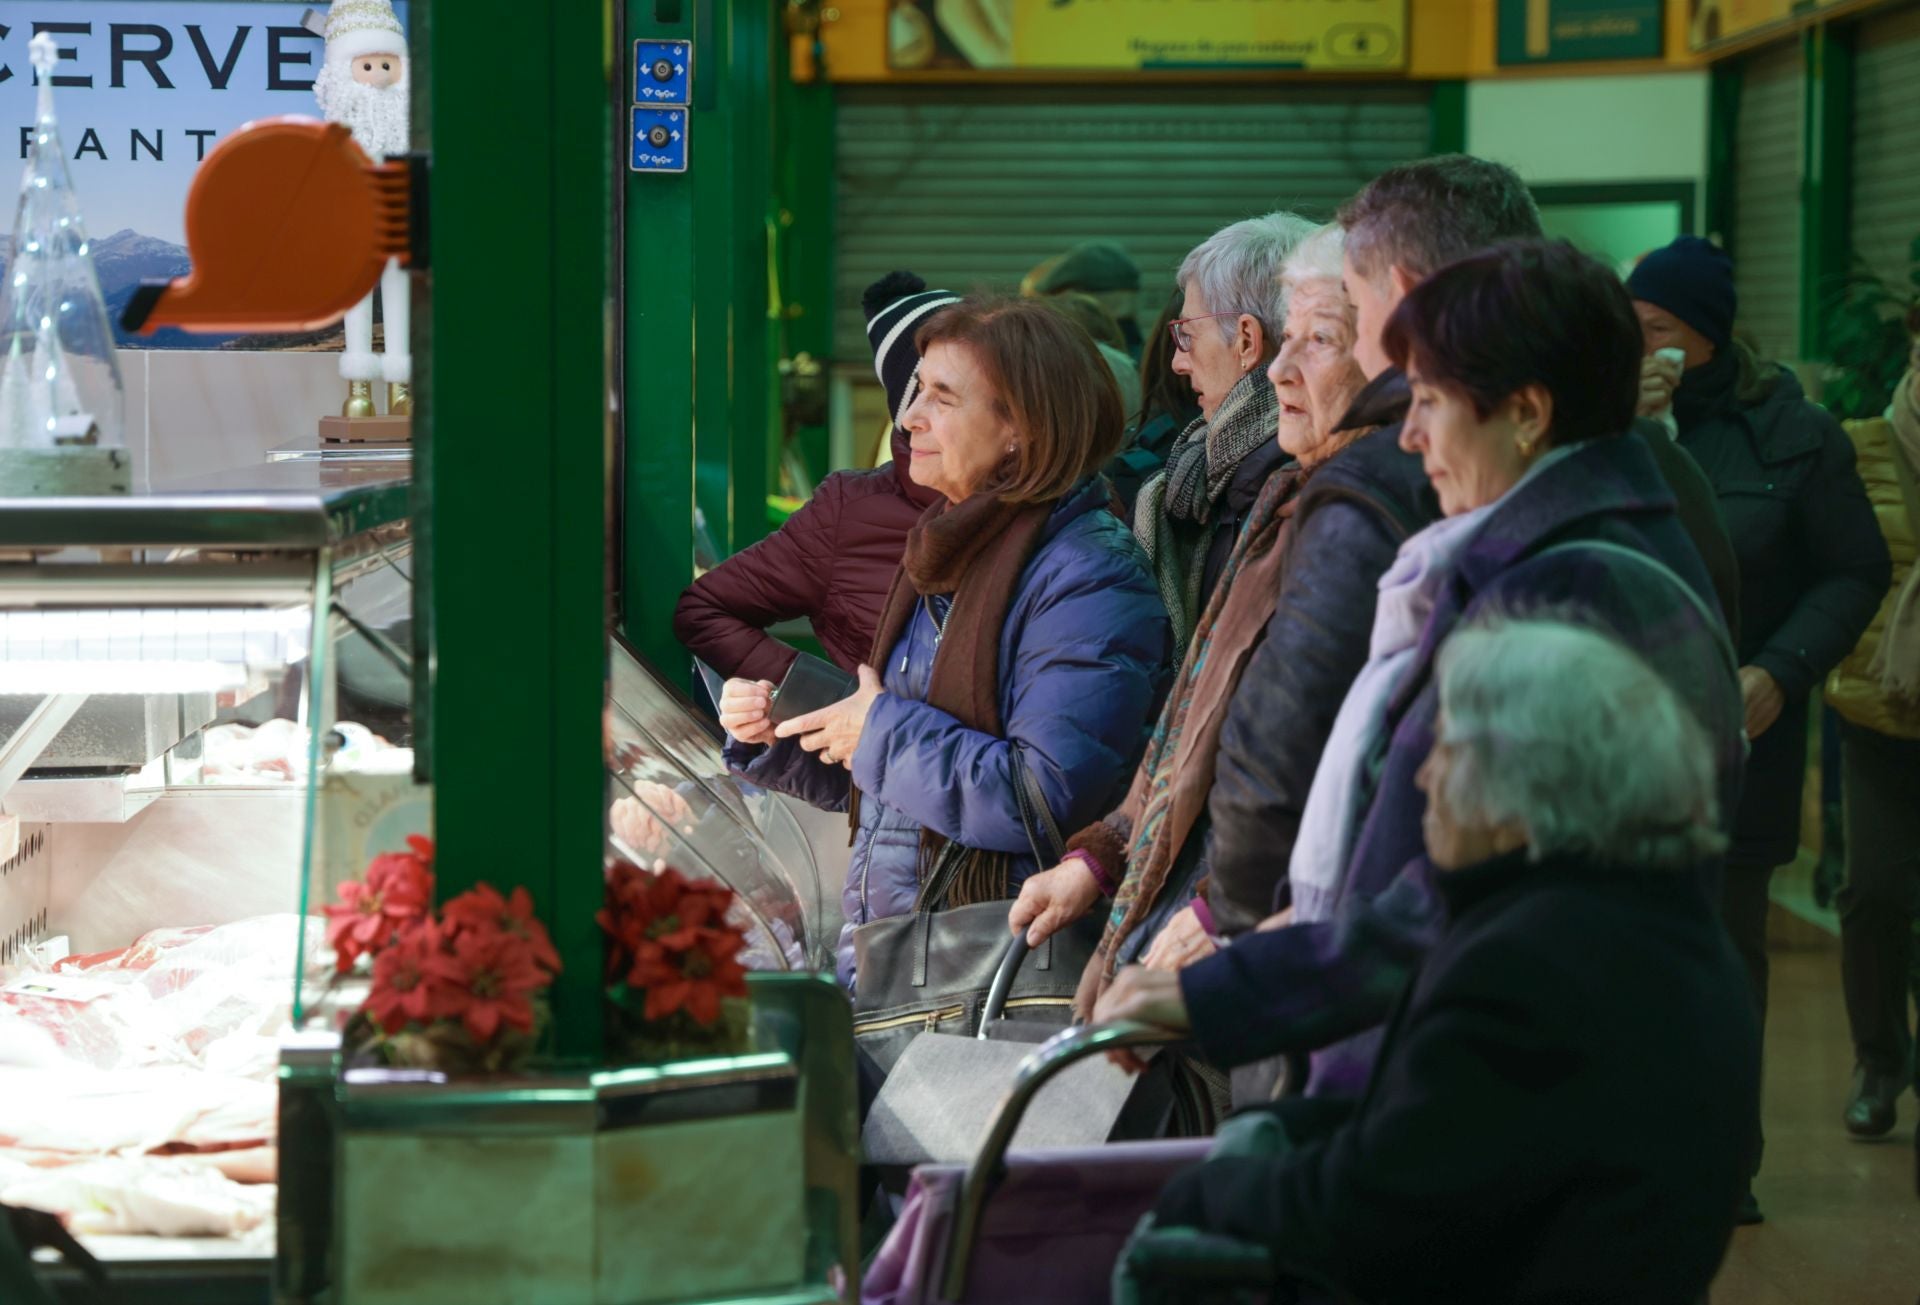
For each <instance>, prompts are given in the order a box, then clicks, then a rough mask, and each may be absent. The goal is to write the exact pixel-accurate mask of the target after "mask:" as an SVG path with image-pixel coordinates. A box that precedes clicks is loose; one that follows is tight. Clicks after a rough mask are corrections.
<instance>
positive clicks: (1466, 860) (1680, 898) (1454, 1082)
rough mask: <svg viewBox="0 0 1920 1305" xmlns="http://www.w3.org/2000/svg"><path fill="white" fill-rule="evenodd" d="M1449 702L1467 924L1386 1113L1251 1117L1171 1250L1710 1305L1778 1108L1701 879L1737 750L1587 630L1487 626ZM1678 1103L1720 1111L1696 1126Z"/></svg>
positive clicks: (1364, 1288)
mask: <svg viewBox="0 0 1920 1305" xmlns="http://www.w3.org/2000/svg"><path fill="white" fill-rule="evenodd" d="M1433 678H1434V679H1435V681H1436V683H1437V688H1436V690H1435V694H1436V696H1437V698H1438V700H1439V713H1438V716H1437V717H1436V728H1435V735H1436V737H1435V742H1434V745H1433V748H1432V750H1431V751H1430V752H1429V753H1428V755H1427V759H1426V761H1425V763H1424V764H1423V765H1422V766H1421V768H1420V771H1419V773H1418V775H1417V777H1416V780H1417V783H1418V785H1419V788H1420V790H1421V791H1422V792H1423V793H1424V794H1425V796H1426V821H1425V824H1426V866H1425V868H1426V871H1427V872H1428V873H1431V874H1432V876H1433V878H1434V881H1435V883H1436V885H1437V888H1438V891H1439V894H1440V897H1441V900H1442V902H1443V904H1444V911H1443V916H1444V924H1443V927H1442V932H1441V935H1440V938H1439V940H1438V942H1437V943H1436V944H1435V945H1434V947H1433V949H1432V951H1431V952H1430V953H1429V955H1428V956H1427V958H1426V960H1425V962H1424V963H1423V964H1422V965H1421V967H1420V971H1419V975H1418V977H1417V978H1416V979H1415V980H1414V982H1413V984H1412V985H1411V986H1410V987H1409V988H1408V990H1407V992H1406V994H1405V995H1404V996H1403V997H1402V998H1401V1001H1400V1003H1399V1007H1398V1009H1397V1010H1396V1012H1395V1014H1394V1017H1393V1020H1392V1023H1391V1025H1390V1030H1389V1032H1388V1034H1387V1038H1386V1045H1385V1047H1384V1049H1383V1050H1382V1053H1381V1057H1380V1066H1379V1068H1378V1070H1377V1071H1375V1074H1374V1082H1373V1085H1372V1087H1371V1088H1370V1089H1369V1091H1368V1092H1367V1095H1366V1099H1365V1100H1364V1101H1363V1102H1362V1103H1361V1104H1360V1106H1359V1108H1358V1109H1357V1110H1356V1111H1354V1112H1353V1114H1352V1115H1351V1116H1349V1117H1346V1118H1343V1119H1340V1120H1338V1121H1337V1122H1336V1121H1335V1120H1334V1119H1333V1118H1332V1116H1331V1113H1330V1112H1328V1111H1326V1110H1323V1109H1322V1108H1321V1107H1320V1105H1319V1104H1318V1103H1314V1102H1302V1101H1288V1102H1284V1103H1282V1104H1281V1105H1280V1106H1278V1107H1276V1108H1274V1109H1273V1110H1269V1111H1251V1112H1248V1113H1247V1114H1245V1115H1241V1116H1237V1117H1236V1118H1235V1119H1234V1120H1233V1121H1231V1122H1230V1123H1229V1124H1228V1126H1227V1130H1228V1132H1230V1133H1231V1134H1232V1135H1234V1136H1231V1137H1227V1136H1223V1138H1222V1145H1221V1147H1220V1148H1218V1149H1219V1150H1221V1151H1222V1152H1237V1154H1223V1155H1221V1156H1219V1157H1218V1158H1215V1159H1213V1160H1210V1161H1208V1162H1207V1163H1206V1164H1203V1165H1201V1166H1200V1167H1198V1168H1197V1169H1191V1170H1188V1171H1186V1172H1185V1173H1183V1174H1180V1175H1178V1176H1176V1177H1175V1178H1174V1180H1173V1181H1172V1182H1171V1183H1170V1184H1169V1185H1168V1186H1167V1188H1166V1190H1165V1191H1164V1192H1163V1193H1162V1194H1161V1196H1160V1199H1159V1201H1158V1202H1157V1203H1156V1205H1155V1209H1154V1222H1155V1224H1156V1225H1157V1226H1161V1227H1164V1228H1176V1227H1178V1228H1198V1229H1204V1230H1206V1231H1209V1232H1215V1233H1225V1234H1228V1235H1230V1236H1233V1237H1235V1238H1239V1239H1242V1240H1245V1241H1250V1242H1254V1243H1257V1244H1259V1245H1261V1246H1263V1247H1265V1248H1266V1250H1267V1251H1268V1253H1269V1254H1270V1255H1271V1256H1272V1258H1273V1263H1274V1266H1275V1268H1276V1269H1277V1270H1278V1271H1279V1272H1280V1273H1281V1274H1282V1275H1283V1276H1285V1277H1287V1278H1289V1279H1293V1280H1296V1281H1301V1282H1309V1283H1314V1284H1316V1285H1320V1286H1324V1287H1328V1288H1332V1289H1333V1290H1334V1291H1335V1292H1336V1293H1339V1299H1341V1300H1348V1299H1358V1300H1364V1301H1377V1302H1385V1301H1427V1302H1441V1301H1459V1302H1472V1305H1492V1303H1493V1302H1501V1303H1502V1305H1532V1303H1534V1302H1538V1303H1540V1305H1545V1302H1549V1301H1552V1302H1555V1303H1556V1305H1566V1303H1567V1302H1576V1301H1585V1302H1600V1301H1635V1302H1639V1303H1641V1305H1695V1303H1696V1302H1698V1301H1700V1300H1701V1299H1702V1298H1703V1297H1704V1295H1705V1293H1706V1290H1707V1286H1708V1284H1709V1283H1710V1282H1712V1280H1713V1277H1714V1272H1715V1270H1716V1269H1717V1268H1718V1267H1719V1264H1720V1260H1721V1257H1722V1255H1724V1254H1725V1252H1726V1247H1727V1242H1728V1239H1729V1238H1730V1237H1731V1235H1732V1233H1733V1225H1734V1208H1735V1206H1736V1205H1737V1204H1738V1203H1739V1196H1740V1191H1741V1188H1742V1186H1743V1185H1744V1184H1745V1181H1746V1159H1747V1154H1748V1144H1749V1134H1748V1132H1747V1130H1746V1128H1745V1127H1744V1124H1743V1118H1744V1117H1745V1116H1750V1115H1751V1114H1752V1112H1753V1111H1754V1110H1755V1108H1756V1105H1757V1103H1758V1100H1759V1094H1760V1029H1759V1021H1758V1020H1757V1019H1756V1018H1755V1012H1754V1010H1753V1009H1752V1005H1751V1003H1750V1002H1749V1001H1748V1000H1747V996H1746V992H1745V983H1744V976H1743V975H1742V973H1741V969H1740V963H1739V961H1738V960H1737V959H1736V958H1735V956H1734V953H1733V947H1732V944H1731V942H1730V941H1729V940H1728V938H1727V936H1726V931H1725V930H1724V929H1722V928H1721V926H1720V922H1719V920H1718V919H1716V918H1715V906H1716V905H1717V904H1716V903H1714V902H1711V901H1710V900H1709V899H1708V897H1707V895H1706V894H1704V893H1702V892H1701V891H1700V886H1699V881H1698V877H1697V873H1696V872H1697V870H1698V868H1699V866H1700V864H1701V862H1702V860H1703V859H1706V858H1711V857H1714V856H1716V855H1718V853H1719V852H1720V850H1721V849H1722V848H1723V847H1725V845H1726V838H1725V837H1724V836H1723V835H1722V833H1721V832H1720V831H1721V827H1723V826H1724V824H1725V820H1724V819H1723V817H1722V814H1721V813H1720V812H1719V811H1718V809H1717V807H1718V799H1717V796H1716V792H1715V790H1716V788H1717V787H1718V780H1719V776H1718V775H1717V774H1716V767H1715V763H1714V757H1713V747H1712V745H1711V744H1710V743H1709V741H1708V739H1707V735H1706V732H1705V731H1704V730H1702V729H1701V728H1700V723H1699V721H1698V719H1696V717H1695V715H1694V712H1693V710H1692V709H1691V707H1690V706H1689V705H1688V704H1686V703H1683V702H1681V701H1680V700H1678V698H1677V696H1676V695H1675V693H1674V691H1673V687H1672V685H1671V684H1670V683H1669V682H1668V681H1667V680H1666V678H1665V677H1663V676H1662V675H1660V674H1659V673H1658V672H1656V671H1654V670H1653V669H1652V668H1651V667H1649V666H1648V665H1647V663H1646V662H1645V661H1644V660H1643V659H1642V658H1640V657H1638V656H1636V655H1635V654H1634V653H1633V652H1632V651H1631V650H1629V649H1627V648H1625V647H1623V646H1621V644H1620V643H1619V642H1618V641H1616V640H1615V639H1614V638H1613V637H1612V636H1611V635H1608V634H1605V633H1603V632H1600V631H1597V630H1594V629H1591V628H1588V627H1583V626H1579V625H1570V624H1566V623H1563V622H1560V621H1554V620H1545V621H1541V620H1523V621H1505V620H1499V619H1495V620H1492V621H1476V622H1475V623H1473V624H1472V625H1470V626H1467V627H1463V628H1461V629H1460V630H1458V631H1457V632H1456V633H1455V634H1453V635H1452V636H1451V637H1449V638H1448V640H1447V642H1446V645H1445V646H1444V647H1443V648H1442V649H1441V651H1440V655H1439V657H1438V658H1437V669H1436V670H1435V672H1434V676H1433ZM1676 1081H1677V1082H1680V1083H1684V1084H1686V1085H1687V1090H1688V1100H1689V1101H1691V1102H1698V1103H1700V1105H1696V1106H1693V1107H1691V1108H1682V1109H1675V1101H1674V1092H1673V1085H1674V1083H1675V1082H1676ZM1709 1102H1711V1103H1712V1106H1711V1107H1708V1108H1702V1107H1704V1106H1705V1103H1709ZM1263 1134H1264V1135H1263ZM1141 1260H1142V1257H1140V1256H1137V1255H1129V1256H1128V1257H1127V1262H1126V1264H1125V1266H1124V1267H1123V1270H1122V1272H1123V1276H1137V1275H1135V1274H1134V1265H1135V1264H1137V1263H1141ZM1165 1298H1166V1299H1169V1300H1173V1299H1177V1300H1182V1301H1185V1300H1189V1299H1191V1298H1192V1292H1191V1288H1189V1289H1187V1291H1186V1292H1184V1293H1181V1294H1178V1295H1171V1294H1170V1295H1168V1296H1167V1297H1165ZM1275 1298H1276V1299H1286V1300H1293V1299H1295V1297H1294V1296H1293V1295H1291V1294H1287V1295H1280V1294H1276V1297H1275ZM1137 1299H1152V1300H1158V1299H1160V1297H1159V1296H1152V1295H1148V1294H1146V1293H1142V1294H1141V1296H1140V1297H1137ZM1315 1299H1317V1298H1315Z"/></svg>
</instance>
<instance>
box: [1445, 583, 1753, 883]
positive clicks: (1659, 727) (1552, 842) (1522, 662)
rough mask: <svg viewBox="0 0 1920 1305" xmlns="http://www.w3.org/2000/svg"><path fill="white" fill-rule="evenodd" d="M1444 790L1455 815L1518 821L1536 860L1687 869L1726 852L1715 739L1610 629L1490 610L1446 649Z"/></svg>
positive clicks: (1493, 821) (1488, 821)
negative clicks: (1492, 614)
mask: <svg viewBox="0 0 1920 1305" xmlns="http://www.w3.org/2000/svg"><path fill="white" fill-rule="evenodd" d="M1438 676H1439V684H1440V711H1441V723H1440V725H1441V728H1440V738H1441V741H1442V742H1444V743H1445V744H1447V745H1448V747H1449V748H1451V749H1452V750H1453V758H1452V764H1451V765H1450V766H1449V767H1448V768H1447V772H1446V780H1445V788H1444V791H1443V792H1442V793H1441V794H1439V795H1438V797H1439V800H1440V801H1442V802H1444V803H1445V805H1446V806H1447V808H1448V809H1449V810H1450V811H1451V812H1452V813H1453V815H1454V816H1455V818H1457V819H1461V820H1466V821H1471V822H1473V823H1477V824H1483V825H1489V826H1499V825H1517V826H1519V827H1520V828H1522V829H1524V830H1525V831H1526V835H1527V844H1528V848H1529V854H1530V856H1531V857H1532V858H1533V859H1534V860H1536V861H1538V860H1541V859H1543V858H1545V857H1549V856H1554V855H1560V854H1573V855H1577V856H1581V857H1584V858H1586V859H1588V860H1591V861H1595V862H1598V863H1601V864H1605V865H1617V866H1623V867H1631V868H1647V869H1650V868H1655V867H1661V868H1669V869H1678V868H1683V867H1686V866H1691V865H1695V864H1697V863H1698V862H1700V861H1701V860H1703V859H1705V858H1706V857H1709V856H1712V855H1714V854H1715V853H1717V852H1719V851H1720V850H1722V849H1723V848H1724V847H1725V845H1726V840H1725V839H1724V838H1723V837H1722V836H1721V834H1720V832H1719V802H1718V799H1717V797H1716V777H1715V770H1714V758H1713V748H1712V745H1711V744H1710V742H1709V741H1708V738H1707V733H1706V730H1705V729H1704V728H1703V727H1702V726H1701V724H1700V722H1699V720H1698V719H1696V718H1695V716H1694V713H1693V712H1692V711H1691V710H1689V709H1688V707H1687V706H1686V704H1685V703H1684V702H1682V701H1681V699H1680V697H1679V696H1678V695H1677V694H1676V693H1675V692H1674V690H1673V689H1672V688H1671V687H1670V686H1669V685H1668V684H1667V682H1666V681H1665V680H1663V679H1661V678H1660V676H1659V675H1658V674H1657V673H1656V672H1655V671H1654V669H1653V668H1652V667H1651V666H1649V665H1648V664H1647V663H1646V662H1645V661H1644V660H1642V659H1641V657H1640V656H1639V655H1638V654H1637V653H1635V652H1634V651H1633V650H1632V649H1630V648H1628V647H1626V646H1625V645H1624V644H1622V643H1620V642H1619V641H1618V640H1617V639H1616V638H1615V637H1614V636H1613V635H1611V634H1609V633H1605V632H1603V631H1600V630H1596V629H1592V628H1590V627H1585V626H1581V625H1577V624H1573V623H1570V622H1568V621H1564V620H1547V619H1539V618H1531V619H1507V618H1492V619H1487V620H1482V621H1476V622H1475V623H1474V624H1473V625H1471V626H1468V627H1466V628H1463V629H1461V630H1459V631H1457V632H1455V633H1454V634H1453V635H1452V636H1451V637H1449V638H1448V640H1447V641H1446V643H1445V644H1444V645H1443V646H1442V647H1441V649H1440V656H1439V661H1438Z"/></svg>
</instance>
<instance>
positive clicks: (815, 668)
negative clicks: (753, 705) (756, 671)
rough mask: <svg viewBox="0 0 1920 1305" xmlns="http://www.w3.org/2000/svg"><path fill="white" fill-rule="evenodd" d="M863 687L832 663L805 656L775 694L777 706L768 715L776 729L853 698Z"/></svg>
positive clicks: (787, 675) (803, 654)
mask: <svg viewBox="0 0 1920 1305" xmlns="http://www.w3.org/2000/svg"><path fill="white" fill-rule="evenodd" d="M859 686H860V679H859V677H858V676H856V675H851V674H849V673H847V672H846V671H843V670H841V669H840V668H839V667H838V666H835V665H834V664H833V663H832V662H829V661H823V660H822V659H820V658H818V657H815V656H812V655H811V654H809V653H801V654H800V655H799V656H798V657H796V658H794V659H793V665H792V666H789V667H788V668H787V674H786V676H785V678H783V679H782V680H781V681H780V687H779V688H777V689H775V690H774V691H773V703H772V706H771V709H770V710H769V711H768V713H767V715H768V718H769V719H771V720H772V721H773V723H774V724H775V725H783V724H785V723H786V722H787V721H790V720H792V719H793V718H794V717H795V716H804V715H806V714H807V713H808V712H810V711H818V710H820V708H822V707H830V706H832V705H833V704H834V703H836V702H839V701H840V700H841V699H842V698H847V697H851V696H852V694H853V691H854V690H855V689H856V688H858V687H859Z"/></svg>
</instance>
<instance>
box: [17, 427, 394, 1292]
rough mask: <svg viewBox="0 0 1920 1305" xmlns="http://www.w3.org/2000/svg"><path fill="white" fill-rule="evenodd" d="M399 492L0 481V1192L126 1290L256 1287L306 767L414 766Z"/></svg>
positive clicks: (308, 469)
mask: <svg viewBox="0 0 1920 1305" xmlns="http://www.w3.org/2000/svg"><path fill="white" fill-rule="evenodd" d="M407 511H408V484H407V467H406V466H405V465H397V466H396V465H393V464H386V465H366V464H361V463H358V462H356V461H354V460H345V461H337V462H328V463H324V464H323V463H319V462H309V463H299V462H286V463H275V464H267V465H264V466H260V467H256V468H252V469H249V470H247V471H245V472H241V473H235V474H233V475H228V476H220V477H214V478H211V479H208V480H202V481H198V482H194V483H186V484H177V485H163V486H159V487H156V489H155V490H153V491H152V492H150V493H144V494H139V495H134V496H129V497H121V498H100V499H88V498H48V499H33V500H10V501H5V502H0V654H3V656H0V813H3V814H0V940H4V941H3V942H0V1079H4V1080H5V1082H4V1083H0V1100H5V1101H6V1102H7V1103H8V1110H7V1128H6V1129H5V1130H4V1132H5V1134H6V1136H7V1139H8V1140H7V1143H6V1145H4V1146H0V1201H6V1202H8V1203H11V1204H17V1205H28V1206H34V1207H37V1208H42V1209H52V1210H56V1211H58V1212H60V1213H62V1214H64V1215H65V1216H66V1217H67V1218H68V1219H69V1221H70V1223H71V1226H72V1227H73V1228H74V1230H75V1232H76V1233H77V1234H79V1235H80V1237H81V1238H82V1240H83V1242H84V1243H85V1244H86V1245H88V1247H89V1248H90V1249H91V1250H93V1252H94V1253H95V1254H97V1255H98V1256H100V1257H101V1259H103V1260H104V1261H107V1262H109V1264H110V1265H111V1266H112V1268H113V1271H114V1275H115V1279H116V1282H117V1284H118V1286H119V1289H120V1290H121V1291H122V1292H123V1293H124V1292H125V1291H128V1290H137V1289H138V1286H139V1284H141V1283H143V1282H146V1281H149V1280H155V1281H158V1280H172V1279H176V1278H179V1277H180V1276H181V1275H185V1277H186V1278H187V1279H188V1280H191V1281H192V1282H194V1283H196V1284H204V1283H208V1282H211V1281H213V1280H214V1279H219V1280H222V1281H227V1282H229V1283H233V1282H238V1281H240V1280H242V1279H247V1280H251V1281H255V1282H258V1283H264V1281H265V1277H266V1272H267V1268H268V1265H269V1264H270V1261H271V1257H272V1255H273V1247H274V1229H273V1224H274V1219H273V1215H274V1199H275V1188H274V1179H275V1177H276V1173H275V1160H276V1153H275V1142H276V1131H277V1129H276V1109H277V1087H276V1079H277V1073H278V1055H279V1042H280V1038H281V1036H282V1034H283V1033H284V1032H285V1031H286V1030H287V1029H288V1027H289V1026H290V1024H291V1022H292V1019H293V1004H294V1003H293V998H294V993H295V986H294V978H295V976H296V974H297V973H298V972H299V971H300V969H301V965H300V963H299V960H300V958H301V957H303V956H304V957H309V958H311V959H313V960H318V959H319V953H320V951H321V948H322V947H323V944H324V933H323V931H321V930H318V929H316V928H312V927H308V926H307V925H305V924H304V923H303V922H304V920H305V909H306V907H305V905H304V904H303V901H302V886H303V884H304V883H306V882H307V881H308V876H307V874H306V873H305V872H306V869H307V866H306V862H307V861H308V859H309V858H310V856H311V852H310V848H312V847H313V846H314V840H313V839H312V838H311V837H310V833H311V832H313V830H314V824H315V820H316V814H317V812H318V811H319V809H320V806H319V804H318V803H317V801H316V798H317V797H318V795H319V792H320V790H319V789H318V787H317V784H318V781H319V779H320V777H322V776H323V775H325V774H326V773H327V772H328V770H329V769H330V767H332V766H333V765H335V764H348V763H351V764H352V765H356V766H359V767H362V768H365V767H368V766H372V765H380V766H384V767H386V768H388V769H390V770H392V771H394V772H396V773H403V774H407V775H410V773H411V770H412V757H411V753H410V751H408V745H409V744H410V742H411V730H410V727H409V721H408V712H407V697H408V695H407V692H406V676H407V668H408V666H409V661H410V658H409V653H408V650H407V642H408V641H407V629H408V620H409V617H408V612H407V603H406V592H407V589H406V583H405V577H406V574H407V571H408V568H409V565H410V553H411V542H410V537H409V530H408V519H407ZM355 715H358V716H359V717H360V718H361V719H360V720H359V721H353V720H351V719H350V718H351V717H352V716H355ZM336 722H338V723H337V724H336ZM316 726H318V728H315V727H316ZM209 1275H211V1277H209ZM207 1290H209V1291H211V1290H213V1289H212V1288H211V1287H208V1288H207ZM128 1298H129V1299H132V1298H134V1297H128ZM202 1298H203V1297H195V1299H202ZM204 1299H208V1300H212V1299H217V1295H207V1296H205V1297H204Z"/></svg>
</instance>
